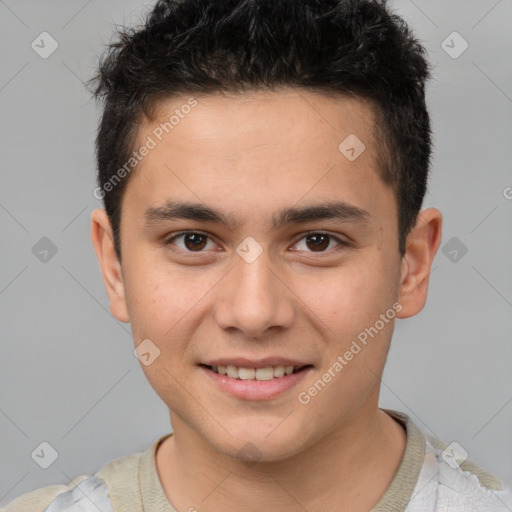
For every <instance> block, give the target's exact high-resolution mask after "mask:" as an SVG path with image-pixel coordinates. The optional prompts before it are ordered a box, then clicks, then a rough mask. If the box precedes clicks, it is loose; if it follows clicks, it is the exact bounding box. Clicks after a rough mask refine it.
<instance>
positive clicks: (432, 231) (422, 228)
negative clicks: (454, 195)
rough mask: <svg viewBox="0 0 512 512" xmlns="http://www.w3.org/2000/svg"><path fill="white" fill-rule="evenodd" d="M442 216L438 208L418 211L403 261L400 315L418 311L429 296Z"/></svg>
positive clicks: (412, 314) (407, 316)
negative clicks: (431, 271)
mask: <svg viewBox="0 0 512 512" xmlns="http://www.w3.org/2000/svg"><path fill="white" fill-rule="evenodd" d="M442 224H443V216H442V215H441V212H440V211H439V210H438V209H437V208H427V209H426V210H423V211H421V212H420V213H419V214H418V219H417V221H416V225H415V226H414V228H413V229H412V230H411V232H410V233H409V235H408V237H407V242H406V249H405V254H404V256H403V258H402V264H401V278H400V293H399V302H400V304H401V305H402V309H401V310H400V312H397V315H396V316H397V317H398V318H409V317H411V316H414V315H416V314H418V313H419V312H420V311H421V310H422V309H423V307H424V306H425V302H426V300H427V291H428V282H429V277H430V268H431V266H432V261H433V260H434V256H435V255H436V252H437V249H438V248H439V244H440V243H441V231H442Z"/></svg>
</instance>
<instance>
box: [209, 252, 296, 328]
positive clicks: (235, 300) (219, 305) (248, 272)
mask: <svg viewBox="0 0 512 512" xmlns="http://www.w3.org/2000/svg"><path fill="white" fill-rule="evenodd" d="M235 258H236V259H235V262H234V267H233V268H232V269H231V271H230V272H229V273H228V274H227V276H226V277H225V278H224V279H223V280H222V281H223V282H222V286H221V287H220V289H219V295H218V296H217V297H216V301H215V302H216V308H215V319H216V322H217V325H218V326H219V327H220V328H222V329H225V330H229V329H237V330H239V331H241V332H243V333H244V334H245V336H247V337H250V338H257V337H260V336H262V335H264V334H265V332H266V331H267V330H268V329H270V328H272V327H274V328H289V327H290V326H291V325H292V323H293V319H294V315H295V311H294V307H293V292H292V291H291V290H290V288H289V285H287V284H286V280H285V277H284V276H280V275H279V270H278V269H277V268H276V269H274V268H272V266H271V265H272V261H271V260H270V258H269V257H268V256H267V254H266V252H265V251H263V253H262V254H261V255H260V256H259V257H258V258H257V259H256V260H255V261H253V262H252V263H248V262H246V261H244V259H242V258H240V257H238V255H237V256H236V257H235Z"/></svg>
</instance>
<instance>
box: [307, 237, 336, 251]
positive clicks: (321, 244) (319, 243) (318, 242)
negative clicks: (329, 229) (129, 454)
mask: <svg viewBox="0 0 512 512" xmlns="http://www.w3.org/2000/svg"><path fill="white" fill-rule="evenodd" d="M329 241H330V237H329V235H324V234H322V233H317V234H314V235H309V236H307V237H306V244H307V245H308V247H309V248H310V249H312V250H313V251H323V250H325V249H326V248H327V247H329Z"/></svg>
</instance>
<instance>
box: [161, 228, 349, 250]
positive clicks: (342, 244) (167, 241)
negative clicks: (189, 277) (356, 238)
mask: <svg viewBox="0 0 512 512" xmlns="http://www.w3.org/2000/svg"><path fill="white" fill-rule="evenodd" d="M190 234H197V235H203V236H205V237H207V238H208V239H210V240H212V238H211V237H210V235H208V233H205V232H203V231H197V230H185V231H180V232H178V233H175V234H173V235H172V236H170V237H168V238H166V239H165V241H164V245H165V246H169V245H171V244H172V242H173V241H174V240H176V239H177V238H179V237H180V236H184V235H190ZM311 235H325V236H328V237H329V238H330V239H331V240H334V241H335V242H337V243H338V244H339V246H338V247H337V248H336V247H335V248H333V249H329V250H326V251H318V252H315V251H306V252H309V253H310V254H313V255H316V254H318V255H322V254H327V253H330V252H332V251H336V250H339V249H341V248H344V247H349V246H350V245H351V244H350V243H349V242H347V241H345V240H342V239H341V238H338V237H337V236H335V235H332V234H331V233H328V232H325V231H308V232H307V233H305V234H304V235H302V237H301V238H299V239H298V240H297V241H296V242H295V243H294V244H293V245H296V244H297V243H298V242H300V241H301V240H302V239H304V238H307V237H308V236H311ZM177 250H179V251H184V252H187V253H189V254H202V253H203V252H204V251H189V250H184V249H179V248H178V249H177ZM297 252H301V251H297Z"/></svg>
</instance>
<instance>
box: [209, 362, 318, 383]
mask: <svg viewBox="0 0 512 512" xmlns="http://www.w3.org/2000/svg"><path fill="white" fill-rule="evenodd" d="M200 366H202V367H203V368H206V369H208V370H210V371H212V372H213V373H217V374H218V375H223V376H225V377H228V378H230V379H234V380H274V379H280V378H282V377H286V376H288V375H291V374H293V373H299V372H301V371H303V370H305V369H306V368H312V366H313V365H311V364H307V365H304V366H266V367H263V368H244V367H238V366H210V365H207V364H200Z"/></svg>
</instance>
